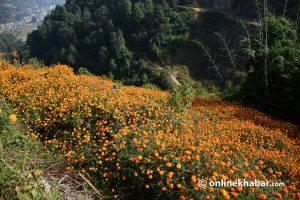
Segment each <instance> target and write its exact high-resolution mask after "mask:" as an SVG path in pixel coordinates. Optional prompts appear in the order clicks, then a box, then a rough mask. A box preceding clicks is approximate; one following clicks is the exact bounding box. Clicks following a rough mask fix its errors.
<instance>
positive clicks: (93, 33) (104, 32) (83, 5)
mask: <svg viewBox="0 0 300 200" xmlns="http://www.w3.org/2000/svg"><path fill="white" fill-rule="evenodd" d="M181 4H182V3H181ZM177 5H178V2H177V1H175V0H172V1H168V2H167V1H164V2H161V1H151V0H148V1H138V2H136V1H133V0H122V1H116V0H114V1H96V0H91V1H81V0H73V1H71V0H70V1H66V4H65V5H64V6H57V7H56V8H55V9H54V10H53V11H52V12H51V14H50V15H49V16H47V17H46V18H45V20H44V22H43V23H42V25H41V26H39V27H38V30H36V31H33V32H32V33H31V34H29V35H28V40H27V44H28V45H29V47H30V48H29V50H30V56H31V57H37V58H38V59H41V60H43V61H44V62H45V64H46V65H51V64H54V63H57V62H60V63H64V64H69V65H71V66H74V67H75V68H78V67H79V66H85V67H86V68H87V69H88V70H89V71H91V72H92V73H95V74H105V75H108V74H110V76H111V75H113V77H114V79H116V80H122V81H124V83H125V84H135V85H143V84H146V83H148V82H153V81H154V80H155V79H156V78H158V77H157V76H156V75H155V74H154V73H152V70H151V66H150V65H151V64H150V63H151V62H152V61H157V60H159V59H161V57H162V56H163V54H164V53H165V52H167V51H168V49H169V47H170V44H171V41H172V38H174V37H175V36H179V35H182V34H186V33H187V29H188V28H187V27H188V24H189V20H190V19H191V18H190V17H188V16H190V15H192V14H191V13H184V12H180V11H179V10H178V8H177Z"/></svg>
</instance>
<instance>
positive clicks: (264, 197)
mask: <svg viewBox="0 0 300 200" xmlns="http://www.w3.org/2000/svg"><path fill="white" fill-rule="evenodd" d="M259 199H260V200H266V199H267V196H266V195H265V194H260V196H259Z"/></svg>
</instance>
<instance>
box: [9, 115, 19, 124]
mask: <svg viewBox="0 0 300 200" xmlns="http://www.w3.org/2000/svg"><path fill="white" fill-rule="evenodd" d="M8 119H9V120H10V121H11V122H13V123H14V122H16V121H17V119H18V118H17V116H16V115H14V114H12V115H9V117H8Z"/></svg>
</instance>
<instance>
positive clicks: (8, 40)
mask: <svg viewBox="0 0 300 200" xmlns="http://www.w3.org/2000/svg"><path fill="white" fill-rule="evenodd" d="M23 45H24V42H22V41H21V40H18V39H17V38H16V36H14V35H13V34H12V33H10V32H3V33H1V34H0V53H2V54H3V55H2V58H4V59H7V60H12V59H13V53H14V51H16V50H17V49H19V48H21V47H22V46H23Z"/></svg>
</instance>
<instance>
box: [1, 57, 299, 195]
mask: <svg viewBox="0 0 300 200" xmlns="http://www.w3.org/2000/svg"><path fill="white" fill-rule="evenodd" d="M114 85H116V83H114V82H112V81H110V80H107V79H105V78H101V77H94V76H84V75H75V74H74V73H73V70H72V69H71V68H69V67H68V66H64V65H56V66H53V67H51V68H42V69H34V68H33V67H30V66H22V67H16V66H13V65H9V64H7V63H5V62H0V97H1V98H5V100H6V101H7V102H8V103H9V104H11V105H12V106H13V108H14V109H15V110H16V114H17V117H18V119H21V120H22V121H23V122H24V123H25V124H27V125H28V127H29V128H30V132H31V133H32V135H33V136H34V137H36V138H39V139H40V140H41V141H43V142H44V144H45V145H46V146H49V147H50V148H55V149H57V150H58V152H60V153H61V154H62V155H63V156H64V157H65V159H66V161H67V163H68V164H69V166H68V168H67V170H73V169H79V170H81V171H82V172H83V173H84V174H85V176H87V177H89V178H90V179H91V181H92V182H93V184H95V185H96V186H97V187H98V188H99V190H101V191H103V193H104V194H108V195H110V196H111V198H127V199H181V200H183V199H300V185H299V184H300V182H299V181H300V148H299V132H298V128H297V127H296V126H295V125H293V124H289V123H286V122H283V121H279V120H275V119H272V118H271V117H269V116H267V115H264V114H262V113H260V112H258V111H255V110H252V109H248V108H244V107H240V106H236V105H233V104H230V103H228V102H226V101H222V100H209V99H202V98H197V99H196V100H195V102H194V103H193V105H192V107H191V108H189V109H188V110H187V111H185V112H184V113H179V112H176V111H175V110H173V109H172V107H170V106H169V104H168V101H169V98H170V95H169V94H168V93H166V92H162V91H159V90H151V89H143V88H137V87H127V86H122V87H114ZM201 179H205V180H207V181H211V180H221V179H224V180H227V181H230V180H232V181H233V180H237V179H247V180H254V179H257V180H260V181H269V182H271V183H272V182H284V183H285V185H286V186H285V187H244V188H242V187H228V188H218V187H207V188H200V187H198V182H199V181H200V180H201Z"/></svg>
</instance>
